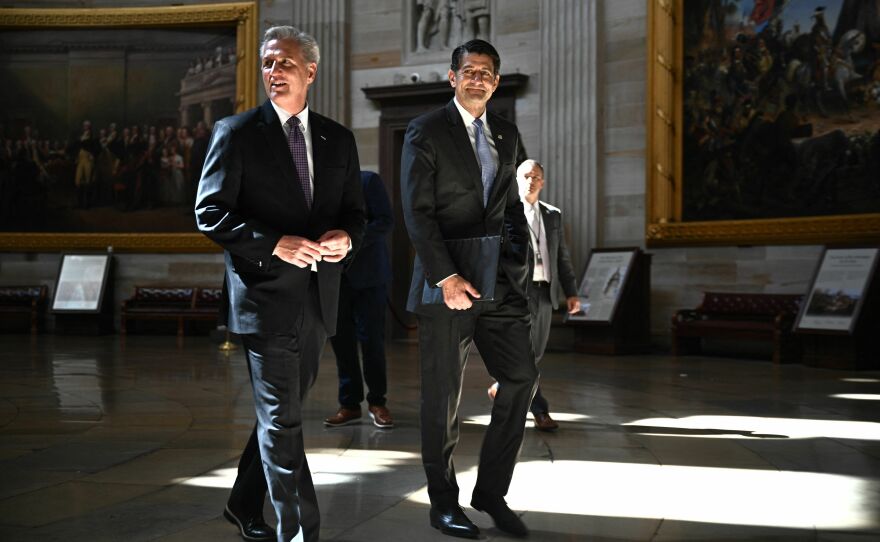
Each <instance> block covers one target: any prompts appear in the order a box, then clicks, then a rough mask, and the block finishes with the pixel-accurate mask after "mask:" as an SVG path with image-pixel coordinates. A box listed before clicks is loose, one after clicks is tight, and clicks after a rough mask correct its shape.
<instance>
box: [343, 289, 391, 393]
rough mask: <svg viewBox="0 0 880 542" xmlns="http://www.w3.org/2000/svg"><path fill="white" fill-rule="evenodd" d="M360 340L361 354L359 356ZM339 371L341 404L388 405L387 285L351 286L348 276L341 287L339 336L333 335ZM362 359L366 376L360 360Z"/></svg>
mask: <svg viewBox="0 0 880 542" xmlns="http://www.w3.org/2000/svg"><path fill="white" fill-rule="evenodd" d="M358 343H360V349H361V354H362V356H359V355H358ZM330 344H331V345H332V346H333V352H334V353H335V354H336V370H337V372H338V374H339V404H340V405H342V406H344V407H346V408H357V407H358V406H359V405H360V404H361V402H362V401H363V400H364V381H366V383H367V389H368V390H369V391H368V392H367V402H368V403H369V404H370V405H377V406H385V394H386V392H387V387H388V381H387V377H386V372H385V371H386V361H385V285H384V284H382V285H380V286H373V287H371V288H362V289H356V288H352V287H351V284H349V282H348V279H347V278H346V277H345V275H343V276H342V283H341V285H340V289H339V313H338V319H337V321H336V335H335V336H333V337H331V338H330ZM361 357H362V358H363V377H361V362H360V359H359V358H361Z"/></svg>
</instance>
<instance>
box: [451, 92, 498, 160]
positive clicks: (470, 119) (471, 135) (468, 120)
mask: <svg viewBox="0 0 880 542" xmlns="http://www.w3.org/2000/svg"><path fill="white" fill-rule="evenodd" d="M452 101H453V102H455V107H457V108H458V112H459V113H461V119H462V120H463V121H464V126H465V128H467V133H468V139H470V140H471V148H473V149H474V156H475V157H476V158H477V164H479V163H480V157H479V156H478V155H477V129H476V127H474V121H475V120H476V117H474V116H473V115H471V114H470V113H469V112H468V110H467V109H465V108H464V107H462V105H461V104H460V103H458V98H453V99H452ZM480 120H481V121H483V134H485V136H486V141H488V142H489V152H490V153H491V154H492V160H494V161H495V171H498V149H496V148H495V139H493V138H492V130H491V129H490V128H489V123H488V122H487V121H486V111H483V114H482V115H480Z"/></svg>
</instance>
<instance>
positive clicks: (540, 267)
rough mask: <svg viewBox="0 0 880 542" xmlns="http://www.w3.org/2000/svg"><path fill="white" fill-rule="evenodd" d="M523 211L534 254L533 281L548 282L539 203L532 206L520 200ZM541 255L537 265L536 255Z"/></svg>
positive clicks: (546, 250) (547, 253) (544, 231)
mask: <svg viewBox="0 0 880 542" xmlns="http://www.w3.org/2000/svg"><path fill="white" fill-rule="evenodd" d="M522 203H523V211H524V212H525V214H526V220H527V221H528V223H529V239H531V241H532V250H533V251H534V252H535V272H534V274H533V275H532V280H533V281H536V282H537V281H541V280H545V281H547V282H550V279H551V278H552V277H551V276H550V250H549V247H548V246H547V230H546V229H545V228H544V217H543V215H542V214H541V201H540V200H537V201H535V204H534V205H532V204H531V203H529V202H528V201H526V200H525V199H523V200H522ZM538 254H540V255H541V263H538V257H537V255H538Z"/></svg>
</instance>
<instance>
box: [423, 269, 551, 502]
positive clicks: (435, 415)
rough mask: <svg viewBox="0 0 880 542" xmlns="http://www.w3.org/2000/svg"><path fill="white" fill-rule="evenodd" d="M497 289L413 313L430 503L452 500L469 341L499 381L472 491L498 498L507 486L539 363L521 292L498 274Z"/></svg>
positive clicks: (455, 489) (520, 442) (519, 443)
mask: <svg viewBox="0 0 880 542" xmlns="http://www.w3.org/2000/svg"><path fill="white" fill-rule="evenodd" d="M496 295H497V297H498V298H500V299H501V301H500V302H480V303H477V304H476V305H475V307H474V308H472V309H470V310H468V311H467V312H456V313H453V312H450V313H444V314H442V315H440V316H424V315H419V357H420V363H421V386H422V407H421V433H422V463H423V464H424V467H425V474H426V476H427V479H428V495H429V497H430V499H431V503H432V504H434V505H439V506H444V507H446V506H457V505H458V483H457V482H456V479H455V467H454V466H453V463H452V453H453V451H454V450H455V445H456V444H457V443H458V438H459V417H458V405H459V401H460V399H461V387H462V377H463V374H464V367H465V363H466V362H467V357H468V353H469V351H470V348H471V344H472V343H473V344H476V346H477V348H478V349H479V351H480V354H481V355H482V357H483V361H484V363H485V364H486V368H487V369H488V371H489V374H490V375H492V377H493V378H494V379H495V380H497V381H498V382H499V383H500V388H499V390H498V394H497V395H496V396H495V401H494V402H493V404H492V416H491V420H490V422H489V427H488V428H487V429H486V435H485V437H484V439H483V447H482V449H481V451H480V465H479V473H478V475H477V484H476V487H475V488H474V494H475V495H476V494H479V495H481V496H483V497H486V498H502V497H504V495H506V494H507V490H508V488H509V487H510V481H511V478H512V476H513V468H514V466H515V465H516V460H517V457H518V456H519V451H520V448H521V446H522V439H523V434H524V433H525V421H526V413H527V412H528V408H529V403H530V402H531V400H532V395H533V394H534V393H535V385H536V382H537V378H538V371H537V369H536V368H535V359H534V355H533V353H532V345H531V340H530V336H529V335H530V316H529V311H528V305H527V302H526V300H525V298H523V297H522V296H520V295H519V294H517V293H515V292H513V291H512V290H511V289H510V286H509V284H507V283H506V280H505V281H502V277H499V284H498V285H497V286H496Z"/></svg>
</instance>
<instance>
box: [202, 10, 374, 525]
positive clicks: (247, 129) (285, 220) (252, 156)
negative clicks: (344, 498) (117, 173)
mask: <svg viewBox="0 0 880 542" xmlns="http://www.w3.org/2000/svg"><path fill="white" fill-rule="evenodd" d="M260 55H261V57H262V76H263V85H264V87H265V89H266V94H267V95H268V97H269V100H267V101H266V102H265V103H264V104H263V105H262V106H261V107H258V108H255V109H252V110H250V111H246V112H244V113H241V114H239V115H235V116H233V117H228V118H225V119H223V120H220V121H218V122H217V123H216V124H215V126H214V132H213V135H212V138H211V144H210V147H209V149H208V154H207V157H206V159H205V165H204V168H203V171H202V179H201V182H200V183H199V191H198V195H197V197H196V205H195V211H196V221H197V223H198V227H199V230H201V231H202V232H203V233H204V234H205V235H207V236H208V237H210V238H211V239H212V240H213V241H215V242H216V243H218V244H219V245H221V246H222V247H223V248H224V249H225V259H226V280H227V286H228V290H229V298H230V307H229V311H230V312H229V329H230V331H232V332H234V333H238V334H240V335H242V340H243V343H244V347H245V351H246V356H247V360H248V367H249V369H250V373H251V383H252V386H253V392H254V403H255V407H256V413H257V425H256V428H255V433H256V438H252V439H251V443H250V445H249V447H248V448H246V450H245V453H244V454H243V461H245V460H247V461H248V462H247V464H246V465H244V464H243V465H240V467H244V468H240V472H242V474H244V475H245V479H241V478H240V479H239V480H237V481H236V488H234V489H233V494H232V495H231V496H230V499H229V505H228V506H227V508H226V511H225V515H226V516H227V518H229V519H230V520H231V521H233V522H235V523H236V524H237V525H238V527H239V529H240V530H241V534H242V536H244V537H245V538H248V539H254V538H256V539H263V538H264V537H265V535H266V532H265V524H264V523H263V522H262V514H261V512H260V511H261V509H262V502H263V501H262V495H254V494H252V493H251V494H247V491H239V490H240V489H241V486H245V490H250V491H257V492H258V491H260V490H261V487H264V486H261V484H260V481H259V477H258V476H257V477H256V478H257V479H254V478H253V476H255V474H254V473H255V472H256V473H258V472H259V471H258V470H257V469H255V468H252V465H253V463H254V462H255V461H256V462H257V463H259V461H260V459H261V458H262V465H263V471H264V476H265V480H264V482H263V483H268V491H269V498H270V501H271V503H272V506H273V508H274V509H275V514H276V517H277V520H278V527H277V540H278V542H290V541H291V540H296V541H301V540H307V541H313V540H318V535H319V530H320V518H319V514H318V503H317V498H316V496H315V489H314V486H313V484H312V478H311V473H310V472H309V467H308V462H307V461H306V456H305V448H304V444H303V434H302V400H303V398H304V397H305V395H306V392H307V391H308V390H309V388H310V387H311V385H312V384H313V382H314V380H315V377H316V374H317V369H318V359H319V357H320V355H321V350H322V348H323V346H324V342H325V341H326V338H327V336H328V335H332V334H333V333H334V331H335V329H336V309H337V301H338V296H339V277H340V274H341V272H342V266H341V264H340V263H339V262H340V261H341V260H342V259H343V258H345V257H346V255H347V254H348V253H349V252H350V251H351V250H353V249H356V248H357V247H358V246H359V244H360V241H361V238H362V236H363V229H364V209H363V195H362V192H361V183H360V178H359V172H360V165H359V163H358V155H357V148H356V146H355V140H354V136H353V135H352V133H351V132H350V131H348V130H347V129H345V128H344V127H342V126H341V125H339V124H337V123H335V122H333V121H332V120H330V119H328V118H325V117H322V116H320V115H318V114H316V113H314V112H312V111H309V108H308V105H307V103H306V95H307V92H308V88H309V85H311V84H312V83H313V82H314V80H315V74H316V72H317V69H318V61H319V52H318V44H317V43H316V42H315V40H314V38H312V37H311V36H309V35H308V34H305V33H303V32H301V31H299V30H297V29H296V28H293V27H289V26H284V27H274V28H270V29H269V30H267V31H266V34H265V35H264V38H263V43H262V45H261V47H260ZM256 443H259V453H255V451H254V450H253V448H254V444H256ZM248 474H250V476H252V478H248V477H247V475H248ZM242 492H244V493H245V495H242ZM254 527H256V528H257V529H256V533H254V532H253V528H254Z"/></svg>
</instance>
